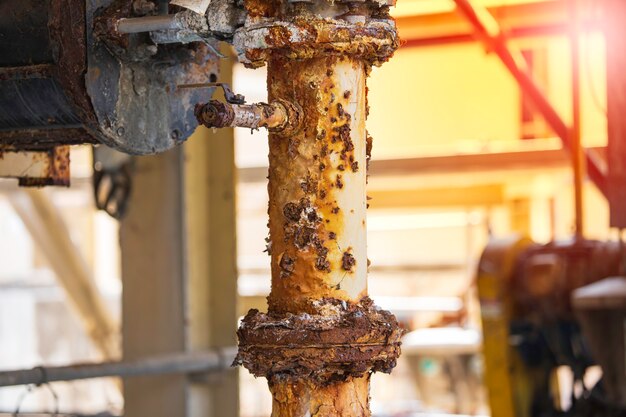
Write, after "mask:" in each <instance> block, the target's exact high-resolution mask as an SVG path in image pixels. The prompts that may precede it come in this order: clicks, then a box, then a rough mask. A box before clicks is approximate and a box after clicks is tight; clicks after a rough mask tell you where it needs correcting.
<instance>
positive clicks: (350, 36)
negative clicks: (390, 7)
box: [233, 18, 399, 67]
mask: <svg viewBox="0 0 626 417" xmlns="http://www.w3.org/2000/svg"><path fill="white" fill-rule="evenodd" d="M233 44H234V46H235V48H236V50H237V53H238V55H239V60H240V62H242V63H244V64H245V65H246V66H248V67H259V66H262V65H264V63H265V62H266V61H267V60H268V58H269V56H270V55H271V54H272V53H278V54H282V55H283V56H285V57H287V58H290V59H307V58H315V57H319V56H328V55H351V56H354V57H357V58H362V59H364V60H366V61H369V62H370V63H371V64H372V65H377V66H378V65H381V64H382V63H384V62H385V61H387V60H388V59H389V58H390V57H391V56H392V55H393V53H394V52H395V50H396V49H398V46H399V39H398V34H397V30H396V24H395V21H394V20H393V19H391V18H388V19H370V20H369V21H367V22H365V23H359V24H351V23H349V22H346V21H344V20H337V19H303V18H296V19H294V20H292V21H269V22H268V21H265V22H262V23H258V24H255V25H251V26H246V27H243V28H241V29H239V30H238V31H237V32H236V33H235V37H234V41H233Z"/></svg>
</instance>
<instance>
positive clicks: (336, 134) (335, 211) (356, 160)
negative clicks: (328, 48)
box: [268, 57, 367, 313]
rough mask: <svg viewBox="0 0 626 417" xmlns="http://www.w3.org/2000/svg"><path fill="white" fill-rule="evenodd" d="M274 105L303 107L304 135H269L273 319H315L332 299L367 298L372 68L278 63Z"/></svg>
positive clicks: (273, 72)
mask: <svg viewBox="0 0 626 417" xmlns="http://www.w3.org/2000/svg"><path fill="white" fill-rule="evenodd" d="M268 74H269V76H268V88H269V97H270V99H271V100H274V99H278V98H282V99H286V100H289V101H296V102H298V103H300V105H301V106H302V108H303V109H304V113H305V114H306V117H305V120H304V125H303V127H302V129H301V130H300V132H298V133H297V134H292V135H283V134H280V133H274V134H270V139H269V141H270V143H269V145H270V146H269V148H270V154H269V158H270V169H269V185H268V192H269V197H270V203H269V218H270V220H269V227H270V235H271V244H272V247H271V256H272V292H271V294H270V297H269V306H270V308H271V310H272V311H281V312H292V313H294V312H302V311H307V312H311V313H314V312H316V311H315V310H316V308H314V307H312V303H313V302H317V301H318V300H320V299H322V298H325V297H329V298H333V299H338V300H345V301H352V302H358V301H359V300H361V299H362V298H363V297H364V296H365V295H366V294H367V253H366V249H367V248H366V216H365V210H366V195H365V159H366V152H365V148H366V143H365V142H366V132H365V105H366V103H365V78H366V68H365V64H364V63H363V62H361V61H359V60H354V59H351V58H347V57H346V58H341V57H328V58H314V59H309V60H305V61H295V60H291V59H285V58H276V59H273V60H271V61H270V63H269V68H268Z"/></svg>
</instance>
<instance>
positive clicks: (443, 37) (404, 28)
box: [396, 0, 602, 48]
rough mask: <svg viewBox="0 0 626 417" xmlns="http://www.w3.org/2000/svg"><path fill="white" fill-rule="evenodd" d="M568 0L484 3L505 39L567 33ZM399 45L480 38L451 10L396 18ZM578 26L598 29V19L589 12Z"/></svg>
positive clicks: (590, 29)
mask: <svg viewBox="0 0 626 417" xmlns="http://www.w3.org/2000/svg"><path fill="white" fill-rule="evenodd" d="M568 3H569V1H568V0H545V1H541V2H530V3H526V2H525V3H517V4H503V5H498V6H493V7H487V10H488V11H489V13H490V14H491V15H492V16H493V17H494V18H495V19H496V21H497V22H498V24H499V25H500V26H501V27H502V28H505V29H504V31H505V34H506V37H507V39H515V38H525V37H536V36H556V35H559V36H567V35H568V32H569V29H570V25H569V23H570V22H569V15H568ZM396 22H397V25H398V31H399V32H400V36H401V37H402V40H403V41H402V46H401V47H402V48H412V47H428V46H439V45H450V44H459V43H470V42H476V41H480V40H479V39H477V38H476V36H475V35H474V31H473V28H472V26H471V25H470V24H469V23H468V21H467V20H466V19H464V18H463V16H461V15H459V14H458V13H456V12H455V11H454V10H452V11H449V12H440V13H428V14H421V15H413V16H400V17H397V18H396ZM580 26H581V29H582V30H584V31H598V30H601V29H602V24H601V22H600V21H599V20H598V19H597V18H594V17H593V16H585V17H583V18H581V25H580Z"/></svg>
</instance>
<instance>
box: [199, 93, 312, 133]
mask: <svg viewBox="0 0 626 417" xmlns="http://www.w3.org/2000/svg"><path fill="white" fill-rule="evenodd" d="M300 114H301V110H299V109H298V107H297V106H296V105H294V104H292V103H289V102H287V101H285V100H276V101H273V102H271V103H270V104H267V103H255V104H231V103H224V102H221V101H218V100H211V101H209V102H208V103H206V104H198V105H196V109H195V115H196V119H197V120H198V122H199V123H201V124H203V125H204V126H206V127H209V128H222V127H245V128H249V129H258V128H261V127H265V128H268V129H271V130H275V131H279V130H286V129H289V130H290V131H293V130H296V129H297V128H298V126H299V123H300Z"/></svg>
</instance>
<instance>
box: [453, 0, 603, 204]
mask: <svg viewBox="0 0 626 417" xmlns="http://www.w3.org/2000/svg"><path fill="white" fill-rule="evenodd" d="M454 1H455V3H456V5H457V10H458V11H459V12H460V13H461V14H462V15H463V16H465V18H466V19H467V21H468V22H469V23H471V25H472V27H473V28H474V31H475V34H476V36H477V37H478V38H479V39H480V40H482V41H483V42H484V43H485V45H486V47H487V49H488V50H489V51H491V52H494V53H495V54H496V55H497V56H498V57H499V58H500V60H501V61H502V63H503V64H504V65H505V67H506V68H507V69H508V70H509V72H510V73H511V75H512V76H513V77H514V78H515V80H516V81H517V83H518V84H519V86H520V88H521V89H522V90H523V91H524V92H525V93H526V94H527V95H528V97H529V98H530V100H531V101H532V102H533V103H534V104H535V106H536V108H537V110H538V111H539V112H540V113H541V115H542V116H543V117H544V119H545V120H546V122H547V123H548V125H549V126H550V128H551V129H552V130H553V131H554V133H556V134H557V135H558V137H559V138H560V139H561V141H562V143H563V146H564V147H565V148H567V149H568V150H570V151H571V150H572V147H573V146H575V145H574V144H573V143H574V140H573V138H572V132H571V129H570V128H569V127H568V126H567V125H566V124H565V122H564V121H563V119H562V118H561V116H560V115H559V114H558V113H557V111H556V110H555V109H554V107H552V105H551V104H550V102H549V101H548V99H547V98H546V97H545V96H544V94H543V93H542V92H541V90H540V89H539V87H537V85H536V84H535V82H534V81H533V79H532V77H531V76H530V75H529V71H528V70H527V68H526V64H525V62H524V60H523V57H522V56H521V54H520V53H519V52H518V51H516V50H515V49H513V48H512V47H511V46H510V45H508V44H507V42H506V39H505V37H504V35H503V33H502V31H501V29H500V27H499V25H498V22H497V21H496V20H495V19H494V18H493V16H492V15H491V14H490V13H489V11H488V10H487V9H485V8H484V7H479V6H476V5H474V4H472V3H471V2H470V0H454ZM584 158H585V163H586V165H587V170H588V175H589V178H590V179H591V181H593V183H594V184H595V185H596V186H597V187H598V189H599V190H600V191H601V192H602V194H604V195H605V196H606V195H607V185H606V175H605V173H604V167H603V166H602V164H601V163H600V161H598V160H597V159H596V158H595V157H594V155H592V154H591V153H589V152H587V151H585V153H584Z"/></svg>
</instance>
